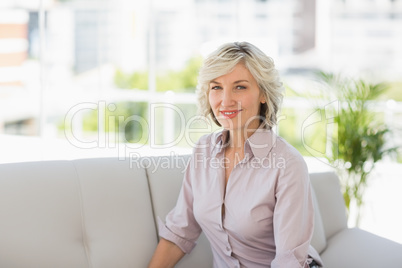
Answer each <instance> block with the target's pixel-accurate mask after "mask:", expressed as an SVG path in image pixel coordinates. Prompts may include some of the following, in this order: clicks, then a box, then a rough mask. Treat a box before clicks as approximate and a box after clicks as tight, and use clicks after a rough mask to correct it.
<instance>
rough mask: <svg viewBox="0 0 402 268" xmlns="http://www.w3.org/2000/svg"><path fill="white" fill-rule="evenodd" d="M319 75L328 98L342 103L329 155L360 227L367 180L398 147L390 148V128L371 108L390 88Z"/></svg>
mask: <svg viewBox="0 0 402 268" xmlns="http://www.w3.org/2000/svg"><path fill="white" fill-rule="evenodd" d="M318 77H319V80H320V81H321V82H322V84H321V85H323V86H324V87H322V89H323V93H324V95H326V98H327V100H331V101H333V100H334V99H333V98H335V99H336V100H338V103H339V105H338V107H337V111H336V112H335V113H334V114H335V117H334V123H336V126H337V127H336V129H335V131H334V132H335V133H333V134H334V135H333V137H334V141H332V144H331V150H332V152H331V155H327V158H328V161H329V162H330V163H331V164H332V165H333V166H335V167H337V169H338V172H339V175H340V179H341V184H342V185H341V186H342V189H343V197H344V199H345V204H346V208H347V210H348V212H350V208H351V204H354V206H355V208H356V211H355V212H356V213H355V215H356V218H355V224H356V226H359V221H360V211H361V206H362V205H363V196H364V193H365V190H366V188H367V179H368V177H369V175H370V173H371V172H372V170H373V168H374V166H375V164H376V162H378V161H379V160H381V159H382V158H383V157H384V156H385V155H386V154H389V153H391V152H393V151H395V150H396V148H387V144H386V140H385V138H386V136H387V134H388V133H389V132H390V130H389V128H387V126H386V125H385V124H384V123H383V120H382V119H381V118H380V116H379V113H375V112H374V111H373V109H372V108H373V104H374V103H375V102H374V101H373V100H374V99H376V98H377V97H378V96H380V95H381V94H383V93H384V92H385V91H386V90H387V88H388V87H387V85H386V84H384V83H377V84H372V83H367V82H365V81H364V80H362V79H358V80H353V79H349V78H345V77H341V76H339V75H334V74H331V73H324V72H320V73H319V74H318ZM329 98H331V99H329ZM349 215H350V213H349Z"/></svg>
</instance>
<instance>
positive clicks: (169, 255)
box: [148, 238, 185, 268]
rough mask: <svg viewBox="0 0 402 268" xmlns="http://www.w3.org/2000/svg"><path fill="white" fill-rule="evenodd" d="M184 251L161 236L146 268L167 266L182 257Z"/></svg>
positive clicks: (173, 264)
mask: <svg viewBox="0 0 402 268" xmlns="http://www.w3.org/2000/svg"><path fill="white" fill-rule="evenodd" d="M184 255H185V253H184V252H183V251H182V250H181V249H180V248H179V247H178V246H176V244H174V243H172V242H170V241H168V240H166V239H163V238H161V240H160V241H159V244H158V246H157V247H156V250H155V253H154V255H153V256H152V259H151V262H150V263H149V265H148V268H169V267H174V266H175V265H176V263H177V262H178V261H179V260H180V259H181V258H183V256H184Z"/></svg>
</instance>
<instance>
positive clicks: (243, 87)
mask: <svg viewBox="0 0 402 268" xmlns="http://www.w3.org/2000/svg"><path fill="white" fill-rule="evenodd" d="M236 89H240V90H242V89H246V87H245V86H236Z"/></svg>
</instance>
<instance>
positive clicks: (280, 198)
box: [271, 155, 314, 268]
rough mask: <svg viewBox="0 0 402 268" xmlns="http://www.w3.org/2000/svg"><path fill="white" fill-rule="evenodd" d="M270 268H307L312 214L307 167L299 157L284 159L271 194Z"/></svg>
mask: <svg viewBox="0 0 402 268" xmlns="http://www.w3.org/2000/svg"><path fill="white" fill-rule="evenodd" d="M275 199H276V204H275V210H274V219H273V224H274V237H275V245H276V255H275V259H274V260H273V261H272V264H271V266H272V267H273V268H279V267H281V268H282V267H283V268H299V267H308V251H309V247H310V240H311V237H312V234H313V228H314V210H313V203H312V197H311V192H310V181H309V175H308V170H307V166H306V164H305V162H304V160H303V158H302V157H301V156H299V155H296V156H293V157H291V158H288V160H287V162H286V166H285V167H284V168H283V170H282V171H281V172H280V176H279V178H278V181H277V185H276V192H275Z"/></svg>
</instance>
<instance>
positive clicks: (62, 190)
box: [0, 161, 89, 268]
mask: <svg viewBox="0 0 402 268" xmlns="http://www.w3.org/2000/svg"><path fill="white" fill-rule="evenodd" d="M0 174H1V175H0V267H38V268H39V267H44V268H46V267H48V268H53V267H61V268H62V267H66V268H70V267H77V268H78V267H89V263H88V258H87V252H86V251H85V247H84V245H83V243H82V241H83V233H82V221H81V204H80V198H79V189H78V181H77V173H76V172H75V169H74V166H73V164H72V163H71V162H67V161H52V162H50V161H49V162H35V163H16V164H2V165H0Z"/></svg>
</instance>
